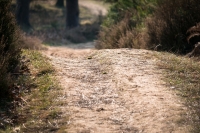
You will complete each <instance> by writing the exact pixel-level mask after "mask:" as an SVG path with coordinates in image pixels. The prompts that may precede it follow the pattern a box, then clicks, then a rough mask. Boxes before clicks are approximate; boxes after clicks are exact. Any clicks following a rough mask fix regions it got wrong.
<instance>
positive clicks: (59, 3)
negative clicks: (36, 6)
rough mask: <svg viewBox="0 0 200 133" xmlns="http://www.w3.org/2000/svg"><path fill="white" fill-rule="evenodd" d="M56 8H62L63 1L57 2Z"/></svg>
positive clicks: (58, 0)
mask: <svg viewBox="0 0 200 133" xmlns="http://www.w3.org/2000/svg"><path fill="white" fill-rule="evenodd" d="M56 6H57V7H64V0H57V2H56Z"/></svg>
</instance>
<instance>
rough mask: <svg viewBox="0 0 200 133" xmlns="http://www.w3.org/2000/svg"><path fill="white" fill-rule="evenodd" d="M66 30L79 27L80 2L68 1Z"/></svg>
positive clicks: (75, 0)
mask: <svg viewBox="0 0 200 133" xmlns="http://www.w3.org/2000/svg"><path fill="white" fill-rule="evenodd" d="M66 4H67V5H66V28H68V29H70V28H74V27H77V26H78V25H79V7H78V0H66Z"/></svg>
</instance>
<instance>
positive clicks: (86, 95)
mask: <svg viewBox="0 0 200 133" xmlns="http://www.w3.org/2000/svg"><path fill="white" fill-rule="evenodd" d="M73 48H75V47H72V46H71V47H70V48H69V47H68V48H67V47H50V48H49V50H48V51H45V52H44V54H45V55H46V56H48V57H49V58H50V59H51V61H52V64H53V65H54V67H55V68H56V70H57V75H56V76H57V78H58V79H59V80H60V84H61V85H62V86H63V88H64V92H63V97H64V99H63V101H64V102H66V104H67V105H66V106H62V111H63V113H64V116H69V121H68V125H66V131H67V132H68V133H184V132H187V130H186V127H184V125H181V124H180V121H181V120H182V116H181V114H183V112H184V111H185V107H184V106H183V105H182V103H181V102H180V101H179V100H178V98H177V96H176V95H174V92H173V91H172V90H171V89H170V88H167V87H166V86H165V83H164V82H163V81H162V80H161V79H162V71H161V70H158V68H157V67H156V65H155V63H156V60H155V59H153V58H152V52H151V51H146V50H135V49H131V50H130V49H114V50H99V51H98V50H93V49H91V48H92V45H91V44H87V45H84V44H83V45H81V44H80V45H76V49H73ZM77 48H79V49H77ZM80 48H81V49H80Z"/></svg>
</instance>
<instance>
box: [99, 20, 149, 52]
mask: <svg viewBox="0 0 200 133" xmlns="http://www.w3.org/2000/svg"><path fill="white" fill-rule="evenodd" d="M142 38H143V34H142V33H140V31H138V30H137V29H135V28H133V27H132V20H131V19H130V17H126V18H125V19H123V20H122V21H121V22H119V23H117V24H115V25H113V26H111V27H110V28H105V27H104V28H103V29H102V30H101V31H100V33H99V38H98V41H97V44H96V46H95V47H96V48H97V49H105V48H146V46H145V45H143V44H144V41H143V39H142Z"/></svg>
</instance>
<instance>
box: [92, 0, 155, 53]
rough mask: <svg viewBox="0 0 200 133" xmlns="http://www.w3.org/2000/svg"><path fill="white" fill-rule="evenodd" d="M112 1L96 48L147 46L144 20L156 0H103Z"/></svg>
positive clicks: (151, 10)
mask: <svg viewBox="0 0 200 133" xmlns="http://www.w3.org/2000/svg"><path fill="white" fill-rule="evenodd" d="M105 1H109V2H111V3H113V5H112V6H111V8H110V11H109V13H108V16H107V17H106V19H105V20H104V22H103V25H102V30H101V31H100V33H99V38H98V41H97V45H96V48H98V49H102V48H148V47H147V45H146V44H145V39H144V38H146V37H145V36H146V35H145V34H146V33H145V32H143V31H144V26H145V25H144V20H145V18H146V17H147V16H148V15H149V14H151V13H152V12H153V9H154V8H153V7H154V6H155V5H156V1H157V0H140V1H137V0H118V1H116V0H105Z"/></svg>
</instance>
